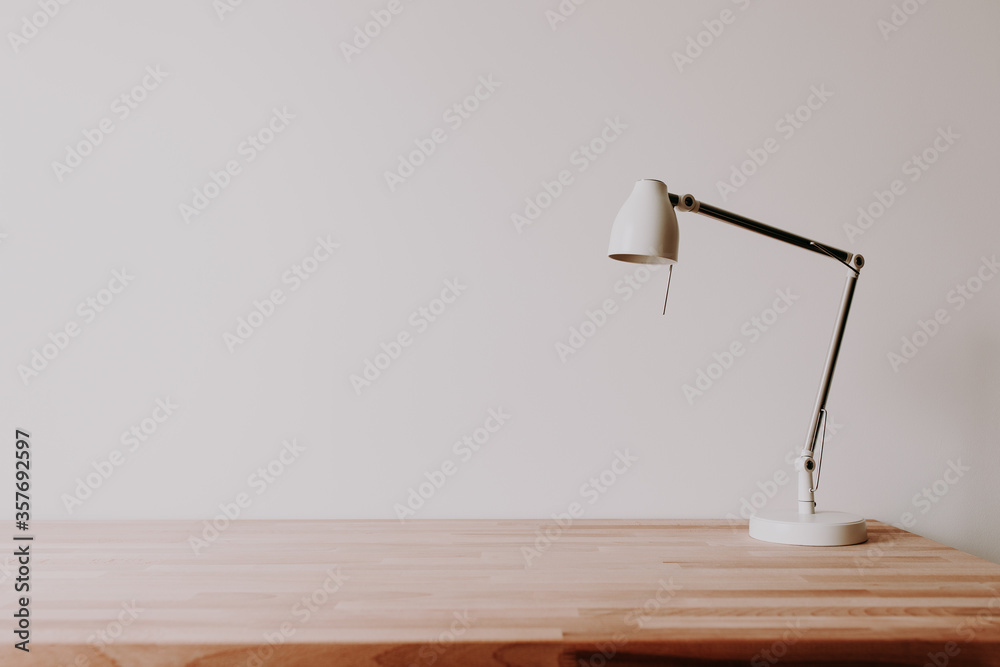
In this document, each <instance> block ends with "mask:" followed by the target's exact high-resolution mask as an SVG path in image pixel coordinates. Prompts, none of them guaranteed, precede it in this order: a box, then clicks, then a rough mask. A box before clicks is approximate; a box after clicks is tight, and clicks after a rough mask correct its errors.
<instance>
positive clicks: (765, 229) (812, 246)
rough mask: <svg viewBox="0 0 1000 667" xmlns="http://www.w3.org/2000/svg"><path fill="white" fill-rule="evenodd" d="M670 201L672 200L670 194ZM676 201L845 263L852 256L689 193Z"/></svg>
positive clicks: (724, 220)
mask: <svg viewBox="0 0 1000 667" xmlns="http://www.w3.org/2000/svg"><path fill="white" fill-rule="evenodd" d="M671 201H673V196H672V195H671ZM678 202H679V205H680V206H681V207H682V209H683V210H688V211H693V212H695V213H701V214H702V215H707V216H709V217H710V218H715V219H716V220H721V221H723V222H728V223H729V224H731V225H736V226H737V227H742V228H743V229H749V230H750V231H752V232H757V233H758V234H763V235H764V236H770V237H771V238H773V239H778V240H779V241H784V242H785V243H790V244H792V245H796V246H799V247H800V248H805V249H806V250H812V251H813V252H818V253H821V254H824V255H830V256H831V257H833V258H834V259H839V260H840V261H842V262H846V263H847V264H850V263H851V259H852V258H853V256H854V255H853V254H852V253H849V252H847V251H846V250H840V249H839V248H834V247H833V246H828V245H826V244H823V243H819V242H817V241H812V240H810V239H807V238H806V237H804V236H799V235H798V234H793V233H791V232H786V231H785V230H783V229H778V228H777V227H772V226H770V225H765V224H764V223H763V222H757V221H756V220H753V219H751V218H746V217H744V216H742V215H738V214H736V213H732V212H730V211H726V210H724V209H721V208H717V207H715V206H712V205H710V204H703V203H702V202H700V201H697V200H695V199H694V197H691V196H690V195H684V196H683V197H678Z"/></svg>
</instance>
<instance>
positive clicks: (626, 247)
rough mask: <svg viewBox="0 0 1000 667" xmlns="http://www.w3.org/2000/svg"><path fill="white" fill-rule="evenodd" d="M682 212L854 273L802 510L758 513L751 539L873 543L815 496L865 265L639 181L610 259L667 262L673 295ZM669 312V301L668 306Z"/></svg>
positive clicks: (812, 432) (806, 455)
mask: <svg viewBox="0 0 1000 667" xmlns="http://www.w3.org/2000/svg"><path fill="white" fill-rule="evenodd" d="M675 206H676V207H678V208H680V209H681V210H682V211H691V212H693V213H701V214H702V215H707V216H708V217H711V218H715V219H716V220H722V221H723V222H728V223H729V224H732V225H736V226H737V227H742V228H744V229H749V230H750V231H754V232H757V233H758V234H763V235H764V236H770V237H771V238H774V239H778V240H779V241H784V242H785V243H790V244H792V245H796V246H799V247H800V248H805V249H806V250H812V251H813V252H817V253H820V254H822V255H825V256H827V257H831V258H833V259H835V260H837V261H838V262H840V263H841V264H843V265H844V266H846V267H847V268H848V275H847V284H846V285H845V286H844V297H843V300H842V301H841V302H840V313H839V314H838V315H837V323H836V325H835V326H834V329H833V339H832V340H831V341H830V352H829V354H828V355H827V358H826V367H825V368H824V369H823V376H822V379H821V380H820V384H819V394H818V395H817V396H816V407H815V408H814V410H813V415H812V421H811V422H810V423H809V432H808V433H807V434H806V441H805V445H804V446H803V448H802V454H801V455H800V456H799V458H798V460H797V461H796V462H795V469H796V470H797V471H798V473H799V474H798V476H799V481H798V496H799V501H798V511H792V510H785V511H774V512H759V513H758V514H756V515H754V516H753V517H751V519H750V537H753V538H756V539H758V540H764V541H766V542H779V543H782V544H801V545H809V546H841V545H847V544H859V543H861V542H864V541H865V540H867V539H868V530H867V525H866V524H865V520H864V518H863V517H860V516H857V515H855V514H848V513H845V512H817V511H816V500H815V491H816V489H817V487H818V486H819V475H820V470H819V464H821V463H822V461H823V456H822V451H820V457H819V463H817V461H816V460H815V459H814V458H813V454H814V453H815V452H816V445H817V444H820V445H822V442H823V436H825V433H826V399H827V396H828V395H829V393H830V383H831V381H832V380H833V369H834V366H836V364H837V355H838V353H839V352H840V342H841V340H842V339H843V337H844V325H845V324H846V323H847V313H848V311H849V310H850V308H851V299H852V298H853V297H854V287H855V285H856V284H857V281H858V275H859V274H860V270H861V267H862V266H864V264H865V260H864V257H862V256H861V255H855V254H852V253H849V252H845V251H843V250H838V249H837V248H833V247H831V246H828V245H824V244H822V243H817V242H816V241H810V240H809V239H807V238H804V237H802V236H798V235H796V234H792V233H790V232H786V231H784V230H781V229H777V228H775V227H771V226H769V225H765V224H763V223H760V222H757V221H756V220H751V219H750V218H744V217H743V216H740V215H736V214H735V213H730V212H729V211H724V210H722V209H720V208H716V207H714V206H709V205H708V204H702V203H701V202H699V201H698V200H697V199H695V198H694V197H692V196H691V195H684V196H682V197H678V196H677V195H675V194H672V193H670V192H668V191H667V186H666V185H665V184H664V183H663V182H661V181H655V180H649V179H645V180H641V181H637V182H636V184H635V187H634V188H633V190H632V194H631V195H630V196H629V198H628V200H627V201H626V202H625V204H624V205H623V206H622V208H621V210H620V211H619V212H618V217H616V218H615V223H614V226H613V227H612V228H611V243H610V245H609V246H608V256H609V257H611V258H612V259H617V260H620V261H623V262H634V263H638V264H669V265H670V268H669V271H668V277H667V291H668V294H669V290H670V272H672V270H673V264H674V263H676V262H677V238H678V230H677V216H676V215H675V213H674V207H675ZM664 312H666V301H664Z"/></svg>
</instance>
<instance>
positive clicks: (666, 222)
mask: <svg viewBox="0 0 1000 667" xmlns="http://www.w3.org/2000/svg"><path fill="white" fill-rule="evenodd" d="M677 239H678V230H677V216H676V215H675V214H674V207H673V204H671V203H670V197H669V195H668V193H667V186H666V184H665V183H663V182H662V181H655V180H652V179H643V180H641V181H636V183H635V187H634V188H632V194H631V195H629V198H628V199H627V200H626V201H625V204H624V205H623V206H622V207H621V210H620V211H618V217H616V218H615V224H614V225H612V227H611V243H610V244H609V245H608V256H609V257H610V258H611V259H617V260H620V261H622V262H634V263H636V264H673V263H674V262H676V261H677Z"/></svg>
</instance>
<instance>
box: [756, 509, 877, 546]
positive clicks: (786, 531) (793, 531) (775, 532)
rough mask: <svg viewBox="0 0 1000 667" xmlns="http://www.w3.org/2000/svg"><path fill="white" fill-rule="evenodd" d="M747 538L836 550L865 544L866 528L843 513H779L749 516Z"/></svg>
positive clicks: (853, 516)
mask: <svg viewBox="0 0 1000 667" xmlns="http://www.w3.org/2000/svg"><path fill="white" fill-rule="evenodd" d="M750 537H752V538H754V539H755V540H762V541H764V542H777V543H778V544H798V545H802V546H808V547H840V546H846V545H848V544H861V543H862V542H865V541H867V540H868V525H867V524H866V523H865V519H864V517H861V516H858V515H857V514H848V513H847V512H816V513H815V514H799V513H798V512H797V511H795V510H784V511H781V510H779V511H775V512H762V513H760V514H757V515H755V516H752V517H750Z"/></svg>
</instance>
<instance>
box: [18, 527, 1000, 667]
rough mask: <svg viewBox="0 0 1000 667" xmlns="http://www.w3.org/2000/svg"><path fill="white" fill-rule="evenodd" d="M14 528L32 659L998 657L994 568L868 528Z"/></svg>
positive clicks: (665, 661)
mask: <svg viewBox="0 0 1000 667" xmlns="http://www.w3.org/2000/svg"><path fill="white" fill-rule="evenodd" d="M33 527H34V528H35V535H36V537H35V542H34V543H33V547H32V551H33V561H32V596H31V612H32V623H33V637H32V644H31V646H32V651H31V654H30V663H31V664H37V665H79V666H80V667H84V666H86V667H91V666H93V667H104V666H111V665H142V666H147V665H148V666H152V667H160V666H163V667H167V666H171V667H172V666H180V665H186V666H200V667H222V666H227V667H228V666H231V665H245V666H253V665H272V666H276V667H287V666H291V665H344V666H353V665H404V666H410V665H417V666H429V665H435V666H437V667H440V666H443V665H462V666H467V665H498V666H499V665H507V666H514V665H516V666H521V665H524V666H529V665H530V666H535V665H537V666H541V665H553V666H556V665H558V666H564V667H565V666H569V665H573V666H574V667H577V666H579V665H595V666H599V665H604V664H608V665H707V664H718V665H736V664H740V665H747V664H752V665H771V664H777V663H780V664H782V665H821V664H822V665H843V664H853V665H874V664H899V665H911V664H912V665H923V664H925V663H926V664H934V663H933V662H932V658H936V659H937V660H938V661H939V667H944V665H945V664H946V665H1000V565H996V564H993V563H989V562H987V561H984V560H981V559H979V558H975V557H973V556H970V555H968V554H965V553H963V552H960V551H957V550H955V549H951V548H948V547H945V546H942V545H940V544H937V543H934V542H931V541H930V540H927V539H924V538H922V537H919V536H916V535H913V534H911V533H907V532H905V531H901V530H898V529H895V528H892V527H889V526H886V525H884V524H881V523H878V522H874V521H873V522H870V524H869V535H870V540H869V542H868V543H866V544H862V545H857V546H852V547H837V548H819V547H792V546H783V545H773V544H767V543H764V542H757V541H755V540H752V539H750V538H749V537H748V536H747V529H746V524H745V523H741V524H737V525H730V524H729V523H728V522H726V521H715V522H706V521H627V520H621V521H599V520H586V521H576V522H574V523H573V525H572V526H567V527H564V528H560V527H558V526H557V525H556V524H554V523H552V522H548V523H546V522H540V521H520V520H517V521H514V520H512V521H411V522H408V523H406V524H400V523H398V522H396V521H239V522H236V523H234V524H232V525H231V526H229V527H228V528H227V529H226V530H224V531H223V532H222V533H221V534H220V535H219V537H218V538H217V539H216V540H215V541H214V542H212V543H211V544H210V545H209V546H208V547H207V548H206V549H204V550H203V551H202V553H201V554H200V555H197V556H196V555H195V553H194V550H193V549H192V547H191V546H190V545H189V538H190V537H191V536H200V535H201V533H202V530H203V528H204V524H203V523H202V522H184V521H159V522H157V521H147V522H134V521H118V522H50V523H42V522H35V524H34V525H33ZM525 549H529V550H530V549H534V550H535V551H534V552H531V551H528V552H526V551H525ZM526 553H528V554H529V555H530V556H532V557H531V558H530V559H529V558H526V555H525V554H526ZM529 560H530V564H529V562H528V561H529ZM324 585H325V589H324ZM5 588H7V590H8V591H10V583H9V582H8V583H7V585H6V586H5ZM329 591H332V592H329ZM12 596H13V593H12V592H9V593H8V594H7V595H5V596H3V603H4V604H3V610H4V614H5V616H6V617H7V618H11V616H10V614H11V613H12V611H13V608H14V607H13V599H12ZM129 608H131V611H129ZM283 624H284V627H283ZM283 630H284V631H285V633H284V634H282V631H283ZM101 632H103V633H105V635H104V639H105V644H104V645H103V646H100V647H95V646H94V644H93V639H94V638H99V637H100V636H101V635H100V634H99V633H101ZM12 643H13V642H8V646H6V647H4V649H3V651H2V652H0V655H2V656H3V657H2V658H0V663H2V664H4V665H6V664H11V665H13V664H27V662H28V661H26V660H24V659H23V658H22V656H24V654H23V653H22V652H20V651H15V650H14V649H13V648H12V647H11V644H12ZM949 653H951V655H949ZM25 657H26V656H25Z"/></svg>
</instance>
